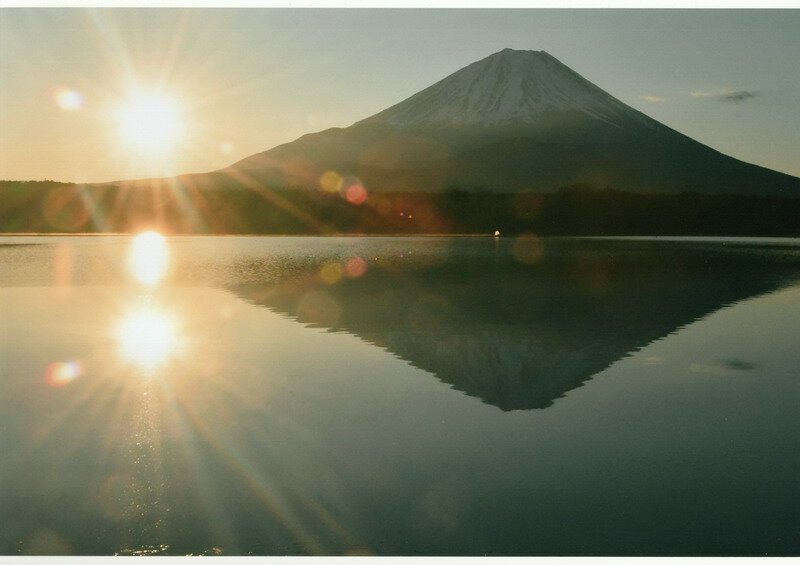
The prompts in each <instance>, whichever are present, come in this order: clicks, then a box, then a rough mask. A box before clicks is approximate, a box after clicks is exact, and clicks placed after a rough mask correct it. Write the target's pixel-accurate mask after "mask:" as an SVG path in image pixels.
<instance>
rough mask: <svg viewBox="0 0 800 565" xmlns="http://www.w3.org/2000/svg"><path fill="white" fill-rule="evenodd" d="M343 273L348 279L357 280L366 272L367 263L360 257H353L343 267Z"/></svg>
mask: <svg viewBox="0 0 800 565" xmlns="http://www.w3.org/2000/svg"><path fill="white" fill-rule="evenodd" d="M344 272H345V273H346V274H347V276H348V277H350V278H357V277H360V276H362V275H363V274H364V273H366V272H367V262H366V261H364V260H363V259H362V258H361V257H353V258H352V259H350V260H349V261H348V262H347V264H346V265H345V266H344Z"/></svg>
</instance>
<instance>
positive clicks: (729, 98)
mask: <svg viewBox="0 0 800 565" xmlns="http://www.w3.org/2000/svg"><path fill="white" fill-rule="evenodd" d="M756 96H758V92H754V91H752V90H729V89H727V88H723V89H721V90H698V91H695V92H692V97H693V98H713V99H714V100H719V101H720V102H744V101H745V100H749V99H750V98H755V97H756Z"/></svg>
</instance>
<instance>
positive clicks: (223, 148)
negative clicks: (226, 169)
mask: <svg viewBox="0 0 800 565" xmlns="http://www.w3.org/2000/svg"><path fill="white" fill-rule="evenodd" d="M219 152H220V153H222V154H223V155H230V154H231V153H233V144H232V143H228V142H227V141H225V142H224V143H220V144H219Z"/></svg>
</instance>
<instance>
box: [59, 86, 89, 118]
mask: <svg viewBox="0 0 800 565" xmlns="http://www.w3.org/2000/svg"><path fill="white" fill-rule="evenodd" d="M51 96H52V98H53V102H55V104H56V106H58V107H59V108H61V109H62V110H67V111H70V112H72V111H75V110H80V108H81V107H82V106H83V96H82V95H81V93H80V92H78V91H77V90H72V89H71V88H66V87H63V86H59V87H57V88H56V89H54V90H53V93H52V95H51Z"/></svg>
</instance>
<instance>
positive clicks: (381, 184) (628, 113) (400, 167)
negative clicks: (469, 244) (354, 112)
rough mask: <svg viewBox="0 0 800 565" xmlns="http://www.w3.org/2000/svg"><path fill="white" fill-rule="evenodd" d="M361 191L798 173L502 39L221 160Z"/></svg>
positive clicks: (754, 189) (708, 183)
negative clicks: (385, 95)
mask: <svg viewBox="0 0 800 565" xmlns="http://www.w3.org/2000/svg"><path fill="white" fill-rule="evenodd" d="M329 171H332V172H335V173H337V174H338V175H339V176H340V177H343V178H347V177H349V178H354V179H358V182H359V183H361V184H363V185H364V186H365V187H366V188H367V189H368V190H369V191H371V192H375V191H377V192H381V191H383V192H387V191H391V192H439V191H442V190H447V189H450V188H453V187H459V188H462V189H468V190H476V191H492V192H519V191H538V192H549V191H554V190H557V189H558V188H560V187H563V186H568V185H575V184H583V185H589V186H594V187H598V188H606V187H610V188H615V189H619V190H624V191H630V192H640V193H680V192H695V193H702V194H758V195H781V196H800V179H798V178H797V177H792V176H789V175H786V174H783V173H779V172H776V171H771V170H769V169H765V168H763V167H758V166H756V165H751V164H747V163H744V162H742V161H739V160H737V159H734V158H731V157H728V156H726V155H723V154H721V153H719V152H717V151H715V150H713V149H711V148H709V147H707V146H705V145H703V144H701V143H698V142H696V141H694V140H692V139H690V138H688V137H686V136H685V135H683V134H680V133H678V132H676V131H674V130H672V129H671V128H669V127H667V126H665V125H663V124H661V123H659V122H657V121H656V120H653V119H652V118H650V117H648V116H646V115H644V114H643V113H641V112H639V111H637V110H635V109H633V108H631V107H630V106H627V105H626V104H624V103H623V102H621V101H619V100H617V99H616V98H614V97H613V96H612V95H610V94H609V93H607V92H605V91H604V90H602V89H601V88H599V87H597V86H595V85H594V84H592V83H591V82H589V81H588V80H586V79H585V78H583V77H582V76H581V75H579V74H578V73H576V72H575V71H573V70H572V69H570V68H569V67H567V66H566V65H564V64H562V63H561V62H559V61H558V60H557V59H556V58H555V57H553V56H551V55H550V54H548V53H546V52H544V51H516V50H512V49H504V50H502V51H500V52H498V53H495V54H493V55H490V56H489V57H486V58H484V59H482V60H480V61H477V62H475V63H472V64H471V65H468V66H466V67H464V68H463V69H461V70H458V71H456V72H455V73H453V74H451V75H449V76H447V77H445V78H444V79H442V80H440V81H439V82H437V83H435V84H433V85H432V86H430V87H428V88H426V89H424V90H422V91H420V92H418V93H417V94H414V95H413V96H411V97H410V98H407V99H406V100H404V101H402V102H400V103H398V104H395V105H394V106H391V107H389V108H387V109H386V110H383V111H382V112H379V113H377V114H375V115H373V116H370V117H368V118H366V119H363V120H361V121H359V122H356V123H355V124H353V125H352V126H350V127H347V128H332V129H329V130H325V131H322V132H318V133H313V134H308V135H305V136H303V137H301V138H299V139H297V140H295V141H293V142H291V143H287V144H284V145H279V146H277V147H275V148H273V149H270V150H269V151H265V152H263V153H258V154H256V155H253V156H251V157H248V158H246V159H243V160H242V161H239V162H238V163H235V164H233V165H232V166H230V167H228V168H227V169H223V170H222V171H218V172H221V173H226V174H228V175H230V176H232V177H234V178H236V179H240V180H242V182H245V183H247V184H258V185H260V186H272V187H278V186H319V181H320V178H321V177H322V175H324V174H325V173H326V172H329Z"/></svg>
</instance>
